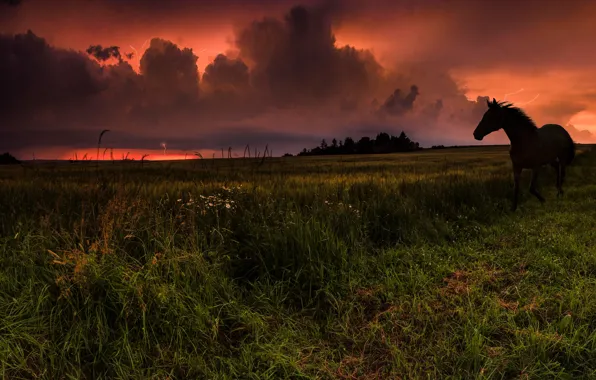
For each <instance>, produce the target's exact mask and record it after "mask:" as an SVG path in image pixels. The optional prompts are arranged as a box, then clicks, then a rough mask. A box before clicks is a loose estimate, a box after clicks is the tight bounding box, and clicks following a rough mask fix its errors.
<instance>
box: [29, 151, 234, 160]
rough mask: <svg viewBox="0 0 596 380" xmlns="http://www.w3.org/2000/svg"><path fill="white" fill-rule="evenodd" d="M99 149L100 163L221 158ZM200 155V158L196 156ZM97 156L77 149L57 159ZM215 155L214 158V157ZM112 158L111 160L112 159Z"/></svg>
mask: <svg viewBox="0 0 596 380" xmlns="http://www.w3.org/2000/svg"><path fill="white" fill-rule="evenodd" d="M104 150H105V149H101V150H100V151H99V160H100V161H111V160H112V159H113V160H123V159H128V160H135V161H140V160H144V161H172V160H192V159H200V158H201V156H202V157H203V158H204V159H209V158H214V157H215V158H221V152H219V154H218V152H216V151H214V150H201V151H198V152H184V151H176V150H173V151H168V152H167V153H166V154H164V152H163V150H138V149H132V150H127V149H114V150H113V151H112V150H110V149H108V150H106V151H105V154H104ZM197 153H200V155H201V156H199V155H197ZM225 153H226V155H225V157H226V158H227V152H225ZM96 155H97V150H96V149H78V150H73V151H68V152H66V153H64V154H63V155H62V156H60V157H59V159H60V160H75V159H77V160H80V161H82V160H83V158H85V160H89V161H94V160H95V159H96V158H95V156H96ZM214 155H215V156H214ZM112 157H113V158H112ZM38 158H44V156H43V154H42V155H41V156H38ZM45 158H50V157H45Z"/></svg>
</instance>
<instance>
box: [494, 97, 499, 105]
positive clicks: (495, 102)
mask: <svg viewBox="0 0 596 380" xmlns="http://www.w3.org/2000/svg"><path fill="white" fill-rule="evenodd" d="M493 104H494V105H495V106H496V105H498V104H499V103H497V99H495V98H493Z"/></svg>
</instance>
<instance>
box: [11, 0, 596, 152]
mask: <svg viewBox="0 0 596 380" xmlns="http://www.w3.org/2000/svg"><path fill="white" fill-rule="evenodd" d="M230 1H231V0H230ZM231 2H232V3H233V1H231ZM133 3H134V1H133V2H128V5H118V4H122V3H121V2H119V3H118V4H116V3H115V2H110V1H107V2H104V5H105V6H106V7H107V8H102V9H104V10H105V9H116V8H118V7H126V6H133V5H134V4H133ZM261 3H266V1H262V2H261ZM398 3H400V4H398V5H395V4H397V3H391V4H393V5H390V4H389V3H387V4H386V5H385V7H387V9H389V8H391V7H397V6H400V7H401V8H399V9H401V12H402V13H404V12H406V13H407V12H410V13H411V12H415V11H416V7H420V5H415V4H414V3H410V2H407V1H406V2H398ZM422 3H434V2H433V1H427V2H422ZM464 3H465V2H463V1H455V2H453V3H452V6H453V8H452V9H448V11H449V12H455V13H454V15H457V17H458V20H467V22H469V23H475V22H476V23H477V22H479V21H474V20H475V19H474V17H472V16H473V15H481V17H479V18H480V19H482V20H484V19H486V20H489V19H490V17H488V16H487V14H488V13H489V12H488V11H487V9H484V11H483V10H481V9H476V8H478V7H479V6H478V5H470V4H471V3H466V4H467V6H469V8H468V10H467V11H466V8H463V4H464ZM106 4H107V5H106ZM417 4H420V3H417ZM474 4H477V3H474ZM574 4H575V5H574V6H575V7H576V8H574V9H575V10H568V12H576V11H577V9H580V8H581V7H580V6H579V5H577V4H576V3H574ZM427 5H428V4H427ZM444 6H445V5H440V7H444ZM162 7H164V5H163V2H151V1H150V2H149V3H147V8H144V9H143V10H140V12H141V13H143V12H145V13H147V14H148V15H152V14H153V13H152V12H156V10H162V12H165V13H166V14H168V12H173V13H176V12H175V11H174V10H173V8H167V7H166V8H162ZM408 7H410V8H408ZM475 7H476V8H475ZM17 8H18V7H17ZM460 8H461V9H460ZM202 11H203V12H206V13H208V12H210V10H209V9H208V7H207V8H203V9H202ZM367 12H368V13H370V14H373V13H372V10H371V9H369V8H367V7H366V6H364V5H362V4H361V3H357V2H352V1H347V2H343V3H341V2H324V3H320V2H314V1H313V2H312V5H311V6H294V7H289V8H288V10H286V12H285V13H284V14H282V15H281V16H279V15H278V16H275V15H269V16H261V17H255V18H254V19H253V20H252V21H245V22H243V23H242V24H240V25H238V26H237V27H236V30H235V34H234V38H233V39H232V48H231V49H229V51H227V52H226V53H225V54H223V53H220V54H217V55H215V57H214V58H213V59H212V61H211V62H210V63H209V64H207V65H206V66H205V69H204V71H203V72H199V68H198V64H197V62H198V59H199V57H198V55H197V53H196V52H195V51H194V50H193V49H191V48H187V47H185V46H184V45H181V44H178V43H175V42H172V41H171V40H168V39H165V38H159V37H156V38H152V39H150V41H149V43H148V48H147V49H146V50H145V51H144V52H139V54H140V53H142V54H141V55H140V56H139V57H136V58H138V59H139V70H138V71H137V70H135V69H134V68H133V66H132V64H131V60H132V59H133V58H134V57H133V55H134V54H132V53H130V52H129V51H128V49H124V48H122V47H119V46H117V45H115V44H107V45H105V44H104V45H103V46H102V45H101V44H99V43H97V42H96V41H89V44H88V47H87V48H85V49H83V50H82V51H78V50H74V49H67V48H61V47H58V46H54V45H52V44H50V43H49V42H48V41H47V40H45V39H44V38H43V37H42V36H38V35H36V34H35V32H34V31H28V32H26V33H19V34H12V33H4V34H2V35H0V87H2V88H3V89H6V90H3V92H2V94H1V95H0V97H1V98H0V124H1V125H2V127H1V129H0V150H12V151H25V150H27V149H33V148H36V147H39V146H43V145H44V144H45V145H48V146H49V145H52V146H58V145H61V146H65V147H85V145H87V146H93V144H94V141H95V139H96V136H95V133H98V132H99V131H100V130H101V129H103V128H109V129H111V130H113V131H116V132H115V133H114V134H112V139H113V141H111V142H110V144H112V145H114V146H116V145H117V146H121V147H123V148H126V147H129V148H157V147H158V146H159V145H158V144H159V142H160V141H166V140H167V141H168V146H169V147H172V148H177V149H189V150H192V149H219V148H221V147H226V148H227V147H228V146H232V147H242V146H244V145H246V144H247V143H249V142H252V143H253V144H257V143H262V144H263V145H264V144H265V143H269V144H270V146H276V144H277V146H278V147H279V149H278V153H280V154H281V153H283V152H282V151H283V150H290V151H293V152H296V151H299V150H300V149H301V148H302V147H306V146H310V145H313V143H314V144H316V143H317V142H318V141H319V140H320V139H321V138H331V137H337V138H342V137H344V136H346V135H352V136H353V137H355V138H358V137H360V136H357V135H355V134H358V133H360V134H370V135H373V134H376V133H378V132H380V131H387V132H390V133H394V134H396V133H399V132H400V131H401V130H405V131H406V132H407V133H408V134H409V135H411V136H412V137H413V138H414V139H416V140H417V141H421V142H422V143H423V144H424V145H431V144H436V143H441V144H450V143H464V144H465V143H472V141H471V140H472V139H471V137H470V136H471V135H470V134H471V131H472V130H473V128H474V127H475V125H476V124H477V122H478V121H479V120H480V118H481V117H482V114H483V113H484V111H485V110H486V102H485V99H486V98H484V97H482V96H478V98H477V99H476V100H474V101H470V100H468V98H467V97H466V89H465V88H464V86H463V85H462V84H460V83H458V82H457V81H456V80H455V79H454V77H453V75H452V74H451V71H450V69H451V68H452V67H454V66H458V65H459V66H462V65H464V66H465V64H464V63H462V62H463V61H458V60H457V59H453V58H448V59H445V60H444V61H443V62H440V63H436V62H435V61H433V58H432V57H430V56H428V55H426V54H427V53H425V51H419V52H418V53H419V55H417V59H416V60H411V59H409V60H403V61H402V62H400V61H399V60H397V59H396V60H394V63H391V64H387V63H384V64H381V63H380V61H379V58H378V54H376V53H374V52H373V51H371V50H366V49H360V48H357V47H355V46H350V45H342V44H340V43H338V42H337V39H336V35H335V33H334V30H335V29H336V28H337V29H339V30H341V28H342V27H345V25H349V24H350V22H354V23H356V21H354V20H358V19H359V18H362V17H364V15H366V14H368V13H367ZM495 12H504V11H503V10H502V9H501V8H499V9H497V10H495ZM520 12H521V13H520V14H522V15H523V14H526V13H527V12H529V8H528V9H526V8H525V6H524V7H522V8H521V10H520ZM524 12H526V13H524ZM546 13H547V15H546V16H544V17H543V18H542V19H541V20H540V21H536V22H537V23H541V22H544V21H545V20H550V18H549V17H552V16H553V15H554V13H552V14H551V13H549V12H546ZM376 15H377V17H381V15H380V14H379V13H376ZM549 15H550V16H549ZM172 17H174V16H172ZM503 17H504V16H503ZM511 17H513V16H511ZM520 17H521V16H520ZM414 18H415V17H414ZM522 19H523V18H519V17H517V16H515V17H513V18H512V28H514V29H515V28H521V26H520V25H521V24H522V22H521V21H522ZM487 22H488V21H487ZM442 25H444V26H445V25H446V24H442ZM449 26H450V27H451V26H453V25H451V23H449ZM486 26H487V27H489V28H495V30H496V28H497V25H496V24H492V23H489V24H486ZM458 30H459V29H457V28H456V32H457V33H459V32H458ZM462 33H463V32H462ZM458 35H459V34H458ZM422 37H424V36H422ZM466 38H468V40H466V41H467V42H466V43H470V44H472V45H473V44H474V43H476V42H475V41H477V40H478V41H480V40H482V39H484V40H485V41H486V39H487V38H488V37H487V36H486V35H485V36H480V35H476V36H468V37H466ZM500 38H501V37H499V36H498V35H494V37H493V39H492V41H493V42H494V41H499V40H500ZM503 38H505V37H503ZM507 38H508V37H507ZM489 45H490V44H489ZM424 46H426V47H427V48H428V46H431V47H432V46H433V44H430V45H428V44H427V45H424ZM434 48H435V49H438V50H439V51H441V49H443V48H444V47H441V46H434ZM512 49H513V48H512ZM515 49H521V48H519V47H516V48H515ZM485 50H486V51H484V50H483V51H481V52H477V53H478V54H479V55H483V57H487V58H486V59H485V61H490V62H493V63H494V62H497V61H498V60H499V56H498V55H495V53H494V52H491V51H489V50H490V49H488V50H487V49H485ZM515 51H517V50H515ZM435 53H436V51H435ZM522 55H523V54H522ZM449 56H450V54H448V53H447V52H445V57H449ZM467 57H469V55H467ZM528 57H529V55H528ZM528 59H529V58H528ZM472 61H473V60H472ZM586 91H588V89H586V90H585V91H584V92H586ZM492 96H494V95H492ZM541 107H542V108H540V111H541V113H542V114H543V115H545V116H546V117H548V118H549V122H553V121H552V120H553V119H557V121H559V120H560V122H561V123H566V122H568V121H569V119H570V118H571V117H572V116H573V115H574V114H575V113H577V112H579V111H582V110H586V109H587V108H586V106H585V105H582V104H581V103H579V102H577V101H576V100H569V101H568V102H558V103H555V104H552V105H548V104H543V105H542V106H541ZM573 133H574V134H576V135H577V136H580V137H581V138H583V139H591V138H592V135H591V134H590V133H589V132H587V131H584V132H581V131H577V130H574V131H573ZM469 135H470V136H469ZM86 141H87V142H86ZM488 141H489V142H491V140H490V139H489V140H488ZM492 141H503V140H502V136H501V140H499V138H498V137H497V138H495V139H493V140H492ZM172 144H173V145H172ZM124 145H127V146H124Z"/></svg>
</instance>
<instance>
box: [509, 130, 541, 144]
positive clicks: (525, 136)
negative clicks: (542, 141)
mask: <svg viewBox="0 0 596 380" xmlns="http://www.w3.org/2000/svg"><path fill="white" fill-rule="evenodd" d="M503 130H504V131H505V133H506V134H507V137H508V138H509V141H510V142H511V147H512V148H515V147H518V146H522V147H523V146H527V145H528V144H531V143H533V142H535V141H537V140H538V133H537V130H531V129H526V128H519V127H508V128H503Z"/></svg>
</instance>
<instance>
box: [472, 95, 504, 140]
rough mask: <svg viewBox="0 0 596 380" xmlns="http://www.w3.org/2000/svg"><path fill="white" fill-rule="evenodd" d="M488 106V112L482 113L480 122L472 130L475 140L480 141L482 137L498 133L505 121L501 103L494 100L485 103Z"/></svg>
mask: <svg viewBox="0 0 596 380" xmlns="http://www.w3.org/2000/svg"><path fill="white" fill-rule="evenodd" d="M486 103H487V104H488V110H487V111H486V112H485V113H484V116H483V117H482V120H480V123H478V126H477V127H476V129H475V130H474V138H475V139H476V140H479V141H480V140H482V139H483V138H484V136H486V135H488V134H491V133H493V132H495V131H498V130H499V129H501V128H502V127H503V121H504V119H505V114H504V112H503V111H504V108H505V107H503V106H502V104H501V103H499V102H497V101H496V100H495V98H493V101H492V102H491V101H488V100H487V101H486Z"/></svg>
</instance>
